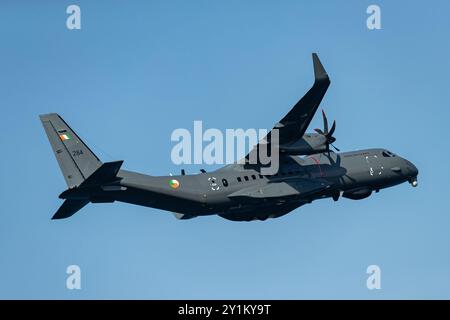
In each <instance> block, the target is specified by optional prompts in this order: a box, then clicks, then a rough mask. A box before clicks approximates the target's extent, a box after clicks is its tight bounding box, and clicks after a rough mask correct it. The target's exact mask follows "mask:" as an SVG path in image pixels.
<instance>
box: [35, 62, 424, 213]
mask: <svg viewBox="0 0 450 320" xmlns="http://www.w3.org/2000/svg"><path fill="white" fill-rule="evenodd" d="M313 62H314V72H315V83H314V86H313V87H312V88H311V89H310V91H308V93H307V94H306V95H305V96H304V97H303V98H302V99H301V100H300V101H299V102H298V103H297V104H296V105H295V106H294V108H293V109H292V110H291V111H290V112H289V113H288V114H287V115H286V116H285V117H284V118H283V119H282V120H281V121H280V122H278V123H277V124H276V126H275V128H276V129H277V130H278V129H279V130H280V139H279V142H277V144H278V148H279V149H278V150H279V155H280V157H279V169H278V172H277V173H275V174H271V175H267V174H262V172H263V171H262V170H261V168H263V165H262V164H258V163H256V164H250V163H249V162H248V161H247V162H244V163H242V164H240V163H235V164H230V165H227V166H225V167H223V168H220V169H218V170H216V171H212V172H205V171H203V172H202V173H199V174H194V175H185V174H184V171H182V173H183V174H181V175H177V176H158V177H157V176H150V175H145V174H141V173H137V172H132V171H127V170H121V169H120V167H121V165H122V162H123V161H115V162H106V163H102V162H101V161H100V160H99V159H98V158H97V156H95V154H94V153H93V152H92V151H91V150H90V149H89V147H88V146H87V145H85V144H84V142H83V141H82V140H81V139H80V138H79V137H78V136H77V134H76V133H75V132H74V131H73V130H72V129H71V128H70V127H69V125H68V124H67V123H66V122H65V121H64V120H63V119H62V118H61V117H60V116H59V115H57V114H54V113H52V114H46V115H41V116H40V117H41V121H42V123H43V126H44V129H45V131H46V133H47V136H48V138H49V140H50V144H51V146H52V149H53V151H54V153H55V156H56V158H57V160H58V163H59V165H60V168H61V171H62V173H63V175H64V178H65V180H66V183H67V185H68V189H67V190H66V191H64V192H63V193H61V195H60V198H61V199H65V202H64V203H63V204H62V206H61V207H60V208H59V209H58V211H57V212H56V214H55V215H54V216H53V219H62V218H67V217H70V216H71V215H73V214H74V213H76V212H77V211H78V210H80V209H81V208H83V207H84V206H85V205H86V204H88V203H107V202H114V201H121V202H126V203H131V204H136V205H141V206H146V207H152V208H157V209H162V210H167V211H171V212H173V213H174V214H175V216H176V217H177V218H178V219H190V218H194V217H197V216H205V215H213V214H218V215H219V216H221V217H222V218H225V219H228V220H233V221H251V220H265V219H267V218H276V217H280V216H282V215H285V214H287V213H289V212H291V211H292V210H294V209H295V208H298V207H300V206H302V205H304V204H307V203H311V202H312V201H314V200H317V199H322V198H333V199H334V200H335V201H337V200H338V199H339V198H340V197H341V196H342V197H346V198H349V199H354V200H359V199H363V198H366V197H368V196H370V195H371V194H372V192H374V191H375V192H378V191H379V190H381V189H384V188H388V187H391V186H395V185H398V184H401V183H403V182H409V183H411V184H412V185H413V186H414V187H415V186H417V175H418V170H417V168H416V167H415V166H414V165H413V164H412V163H411V162H409V161H408V160H406V159H404V158H402V157H400V156H398V155H396V154H394V153H392V152H390V151H388V150H386V149H366V150H358V151H351V152H342V153H335V152H333V151H331V150H330V148H329V146H330V145H331V143H332V142H334V141H335V138H334V137H332V135H333V132H334V130H335V123H333V126H332V127H331V129H330V130H329V129H328V122H327V119H326V116H325V114H323V117H324V130H323V131H322V130H320V129H315V130H316V132H317V133H309V134H305V130H306V128H307V127H308V125H309V123H310V121H311V119H312V117H313V115H314V113H315V112H316V110H317V108H318V105H319V103H320V101H321V100H322V97H323V95H324V94H325V92H326V90H327V88H328V85H329V83H330V82H329V79H328V75H327V74H326V72H325V70H324V69H323V66H322V65H321V63H320V61H319V59H318V57H317V55H315V54H313ZM266 138H267V139H266V142H268V143H269V144H270V143H272V140H271V134H270V133H269V135H268V136H267V137H266ZM258 146H259V145H257V147H258ZM256 149H257V148H255V149H254V150H256ZM299 155H302V156H301V157H300V156H299Z"/></svg>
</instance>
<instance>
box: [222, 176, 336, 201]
mask: <svg viewBox="0 0 450 320" xmlns="http://www.w3.org/2000/svg"><path fill="white" fill-rule="evenodd" d="M330 187H331V184H330V183H329V182H328V181H326V180H321V179H318V180H309V179H295V180H290V181H282V182H273V183H269V184H267V185H264V186H253V187H249V188H245V189H241V190H238V191H236V192H233V193H232V194H230V195H229V196H228V197H229V198H230V199H235V200H257V201H261V200H262V199H267V200H276V199H282V198H289V197H297V198H305V197H308V196H311V195H314V194H318V193H321V192H323V191H326V190H327V189H329V188H330Z"/></svg>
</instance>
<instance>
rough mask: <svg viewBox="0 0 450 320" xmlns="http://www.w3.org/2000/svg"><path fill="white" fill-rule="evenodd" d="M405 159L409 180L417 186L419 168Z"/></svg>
mask: <svg viewBox="0 0 450 320" xmlns="http://www.w3.org/2000/svg"><path fill="white" fill-rule="evenodd" d="M403 160H404V161H405V171H406V174H407V175H408V181H409V183H411V185H412V186H413V187H417V175H418V174H419V170H418V169H417V167H416V166H415V165H414V164H412V163H411V161H409V160H406V159H403Z"/></svg>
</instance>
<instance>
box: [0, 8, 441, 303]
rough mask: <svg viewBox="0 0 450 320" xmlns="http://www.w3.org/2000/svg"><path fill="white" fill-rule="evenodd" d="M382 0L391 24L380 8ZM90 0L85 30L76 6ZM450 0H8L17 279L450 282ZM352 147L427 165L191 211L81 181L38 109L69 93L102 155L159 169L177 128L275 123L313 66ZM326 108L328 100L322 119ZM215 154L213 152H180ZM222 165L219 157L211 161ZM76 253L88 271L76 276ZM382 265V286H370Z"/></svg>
mask: <svg viewBox="0 0 450 320" xmlns="http://www.w3.org/2000/svg"><path fill="white" fill-rule="evenodd" d="M372 3H375V4H378V5H379V6H380V7H381V18H382V29H381V30H375V31H370V30H368V29H367V28H366V18H367V14H366V8H367V6H368V5H370V4H372ZM70 4H77V5H79V6H80V7H81V19H82V22H81V23H82V29H81V30H72V31H70V30H68V29H67V28H66V18H67V16H68V15H67V14H66V7H67V6H68V5H70ZM449 10H450V4H449V3H448V1H432V2H425V1H421V2H415V3H411V2H408V1H375V2H372V1H345V2H343V1H333V2H332V1H308V2H306V1H283V3H282V4H280V3H275V2H274V1H189V2H188V1H130V2H127V4H126V5H124V4H123V2H119V1H95V2H94V1H74V2H72V1H70V2H69V1H39V2H37V1H21V2H19V1H2V2H1V4H0V39H1V41H0V48H1V59H0V70H1V72H0V106H1V108H2V125H1V126H0V141H1V148H2V156H1V166H0V168H1V169H0V170H1V171H0V173H1V177H2V183H1V185H0V195H1V202H2V209H1V223H0V253H1V254H0V298H39V299H41V298H60V299H80V298H87V299H91V298H102V299H103V298H127V299H128V298H138V299H141V298H148V299H170V298H177V299H183V298H192V299H197V298H205V299H215V298H247V299H249V298H255V299H257V298H261V299H279V298H286V299H299V298H306V299H308V298H325V299H328V298H343V299H347V298H357V299H380V298H385V299H391V298H400V299H408V298H438V299H442V298H447V299H448V298H450V253H449V250H448V244H449V243H450V232H449V229H450V210H449V204H448V195H449V193H448V178H449V174H448V164H447V159H448V157H449V156H450V152H449V149H448V148H447V146H448V138H449V130H448V121H449V115H450V112H449V108H448V104H449V101H450V94H449V90H448V74H449V71H450V70H449V69H450V62H449V59H448V57H449V56H450V44H449V41H448V38H449V31H450V22H449V19H448V12H449ZM311 52H318V53H319V56H320V58H321V60H322V62H323V64H324V65H325V68H326V69H327V71H328V73H329V75H330V78H331V81H332V83H331V86H330V89H329V91H328V93H327V95H326V97H325V98H324V100H323V102H322V106H323V107H324V109H325V110H326V111H327V114H328V117H329V118H330V119H336V120H337V130H336V134H335V136H336V137H337V142H336V144H337V146H339V147H340V148H341V149H342V150H343V151H348V150H354V149H363V148H370V147H385V148H388V149H390V150H392V151H394V152H396V153H398V154H400V155H401V156H404V157H406V158H408V159H410V160H411V161H412V162H413V163H414V164H416V166H417V167H418V168H419V170H420V174H419V187H418V188H416V189H413V188H411V186H410V185H408V184H403V185H400V186H398V187H395V188H391V189H387V190H383V191H381V192H380V193H378V194H376V195H374V196H372V197H370V198H368V199H365V200H363V201H351V200H348V199H343V200H340V201H338V202H337V203H333V201H332V200H330V199H327V200H322V201H317V202H315V203H313V204H311V205H308V206H304V207H301V208H299V209H297V210H295V211H294V212H292V213H291V214H289V215H287V216H284V217H282V218H279V219H274V220H268V221H265V222H254V223H234V222H230V221H226V220H223V219H221V218H219V217H214V216H213V217H203V218H197V219H192V220H188V221H178V220H176V219H175V218H174V217H173V216H172V215H171V214H170V213H167V212H164V211H160V210H156V209H149V208H144V207H138V206H132V205H128V204H121V203H115V204H91V205H89V206H87V207H85V208H84V209H83V210H82V211H80V212H79V213H78V214H76V215H75V216H73V217H72V218H70V219H66V220H61V221H51V220H50V217H51V216H52V215H53V213H54V212H55V210H56V209H57V208H58V207H59V205H60V204H61V200H60V199H58V198H57V196H58V195H59V193H60V192H62V191H63V190H64V189H65V187H66V186H65V183H64V180H63V177H62V176H61V174H60V171H59V168H58V166H57V163H56V160H55V159H54V157H53V155H52V152H51V149H50V146H49V144H48V141H47V139H46V136H45V133H44V131H43V128H42V126H41V123H40V122H39V119H38V114H40V113H47V112H58V113H60V114H61V115H62V116H63V117H64V118H65V119H66V121H68V122H69V123H70V124H71V126H72V127H73V128H74V129H75V130H76V131H77V132H78V133H79V134H80V135H81V136H82V137H83V138H84V140H85V141H86V142H87V143H88V144H89V146H91V147H92V149H93V150H94V151H95V152H96V153H97V154H98V155H99V156H100V158H101V159H102V160H104V161H111V160H117V159H123V160H125V163H124V167H125V168H126V169H130V170H135V171H139V172H144V173H148V174H152V175H166V174H168V173H169V172H179V170H180V169H181V167H179V166H176V165H174V164H173V163H172V162H171V160H170V151H171V148H172V147H173V145H174V143H172V142H171V141H170V135H171V133H172V131H173V130H174V129H176V128H188V129H190V128H192V125H193V121H194V120H202V121H203V123H204V126H205V127H207V128H208V127H209V128H211V127H214V128H219V129H225V128H270V127H272V125H273V124H274V123H275V122H276V121H278V120H279V119H281V117H282V116H283V115H284V114H285V113H286V112H287V111H288V110H289V109H290V108H291V106H292V105H293V104H294V103H295V102H296V101H297V100H298V98H299V97H301V96H302V95H303V94H304V92H305V91H306V90H308V89H309V87H310V86H311V84H312V81H313V78H312V77H313V74H312V66H311V56H310V55H311ZM320 126H321V119H320V116H316V117H315V119H314V120H313V123H312V125H311V127H310V128H311V129H312V128H314V127H320ZM183 167H184V168H186V169H187V171H188V172H191V173H192V172H198V169H199V168H200V167H199V166H194V165H192V166H183ZM215 168H217V166H210V167H206V169H207V170H212V169H215ZM71 264H77V265H79V266H80V267H81V271H82V289H81V290H67V289H66V287H65V282H66V277H67V275H66V273H65V270H66V267H67V266H68V265H71ZM371 264H376V265H379V266H380V268H381V271H382V280H381V286H382V289H381V290H372V291H370V290H368V289H367V288H366V279H367V276H368V275H367V274H366V268H367V266H369V265H371Z"/></svg>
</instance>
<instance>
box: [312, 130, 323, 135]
mask: <svg viewBox="0 0 450 320" xmlns="http://www.w3.org/2000/svg"><path fill="white" fill-rule="evenodd" d="M314 131H315V132H317V133H318V134H324V133H323V131H322V130H320V129H314Z"/></svg>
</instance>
